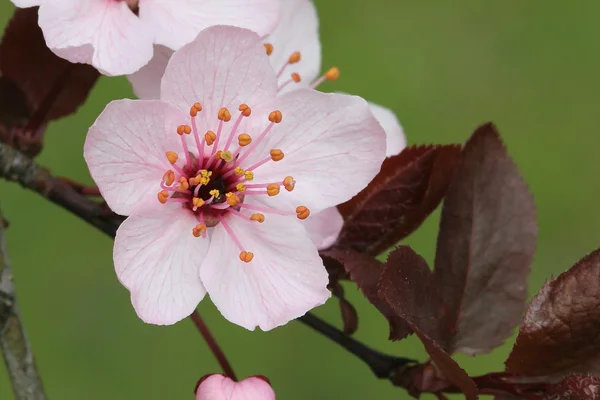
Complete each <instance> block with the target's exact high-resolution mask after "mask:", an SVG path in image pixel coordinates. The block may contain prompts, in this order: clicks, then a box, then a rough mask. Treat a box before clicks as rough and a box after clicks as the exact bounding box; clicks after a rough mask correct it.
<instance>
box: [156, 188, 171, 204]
mask: <svg viewBox="0 0 600 400" xmlns="http://www.w3.org/2000/svg"><path fill="white" fill-rule="evenodd" d="M157 197H158V201H160V202H161V203H162V204H165V203H166V202H167V199H168V198H169V192H167V191H166V190H161V191H160V192H158V196H157Z"/></svg>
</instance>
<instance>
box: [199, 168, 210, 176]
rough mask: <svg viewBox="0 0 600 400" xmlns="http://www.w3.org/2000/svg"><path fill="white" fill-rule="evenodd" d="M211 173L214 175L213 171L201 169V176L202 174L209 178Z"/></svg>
mask: <svg viewBox="0 0 600 400" xmlns="http://www.w3.org/2000/svg"><path fill="white" fill-rule="evenodd" d="M211 175H212V171H209V170H207V169H201V170H200V176H202V177H206V178H209V177H210V176H211Z"/></svg>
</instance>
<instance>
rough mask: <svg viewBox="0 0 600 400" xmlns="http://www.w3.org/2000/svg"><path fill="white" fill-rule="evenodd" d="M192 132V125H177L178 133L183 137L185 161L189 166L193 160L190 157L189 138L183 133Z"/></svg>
mask: <svg viewBox="0 0 600 400" xmlns="http://www.w3.org/2000/svg"><path fill="white" fill-rule="evenodd" d="M190 133H192V127H191V126H189V125H179V126H178V127H177V134H178V135H179V137H180V138H181V145H182V146H183V152H184V153H185V162H186V164H187V165H189V166H191V165H192V161H191V158H190V151H189V150H188V145H187V140H186V138H185V137H184V136H183V135H189V134H190Z"/></svg>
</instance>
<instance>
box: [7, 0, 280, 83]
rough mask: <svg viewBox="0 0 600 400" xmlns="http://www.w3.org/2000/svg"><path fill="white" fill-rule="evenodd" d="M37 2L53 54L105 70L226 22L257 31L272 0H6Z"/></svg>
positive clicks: (134, 63)
mask: <svg viewBox="0 0 600 400" xmlns="http://www.w3.org/2000/svg"><path fill="white" fill-rule="evenodd" d="M12 2H13V3H14V4H15V5H16V6H17V7H32V6H40V9H39V25H40V27H41V28H42V31H43V33H44V38H45V39H46V44H47V45H48V47H49V48H50V49H51V50H52V51H53V52H54V53H56V54H57V55H58V56H60V57H62V58H65V59H67V60H69V61H71V62H75V63H86V64H92V65H93V66H94V67H96V68H97V69H98V70H99V71H100V72H102V73H104V74H106V75H125V74H131V73H133V72H135V71H137V70H139V69H140V68H141V67H143V66H144V65H146V64H147V63H148V61H150V59H151V58H152V54H153V47H152V45H153V43H156V44H159V45H163V46H166V47H167V48H170V49H174V50H177V49H178V48H180V47H181V46H183V45H184V44H186V43H189V42H190V41H192V40H193V39H194V38H195V37H196V35H197V34H198V32H200V31H201V30H202V29H204V28H207V27H209V26H213V25H219V24H228V25H234V26H240V27H242V28H248V29H252V30H254V31H256V32H258V33H259V34H261V35H264V34H267V33H269V32H271V31H272V30H273V28H275V26H276V25H277V22H278V17H279V4H278V0H177V1H172V0H12Z"/></svg>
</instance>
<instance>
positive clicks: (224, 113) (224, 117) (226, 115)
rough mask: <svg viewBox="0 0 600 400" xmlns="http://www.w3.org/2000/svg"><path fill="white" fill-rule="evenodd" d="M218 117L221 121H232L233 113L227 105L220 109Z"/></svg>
mask: <svg viewBox="0 0 600 400" xmlns="http://www.w3.org/2000/svg"><path fill="white" fill-rule="evenodd" d="M217 118H218V119H219V121H224V122H229V121H231V113H230V112H229V110H228V109H227V108H226V107H221V108H220V109H219V113H218V114H217Z"/></svg>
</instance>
